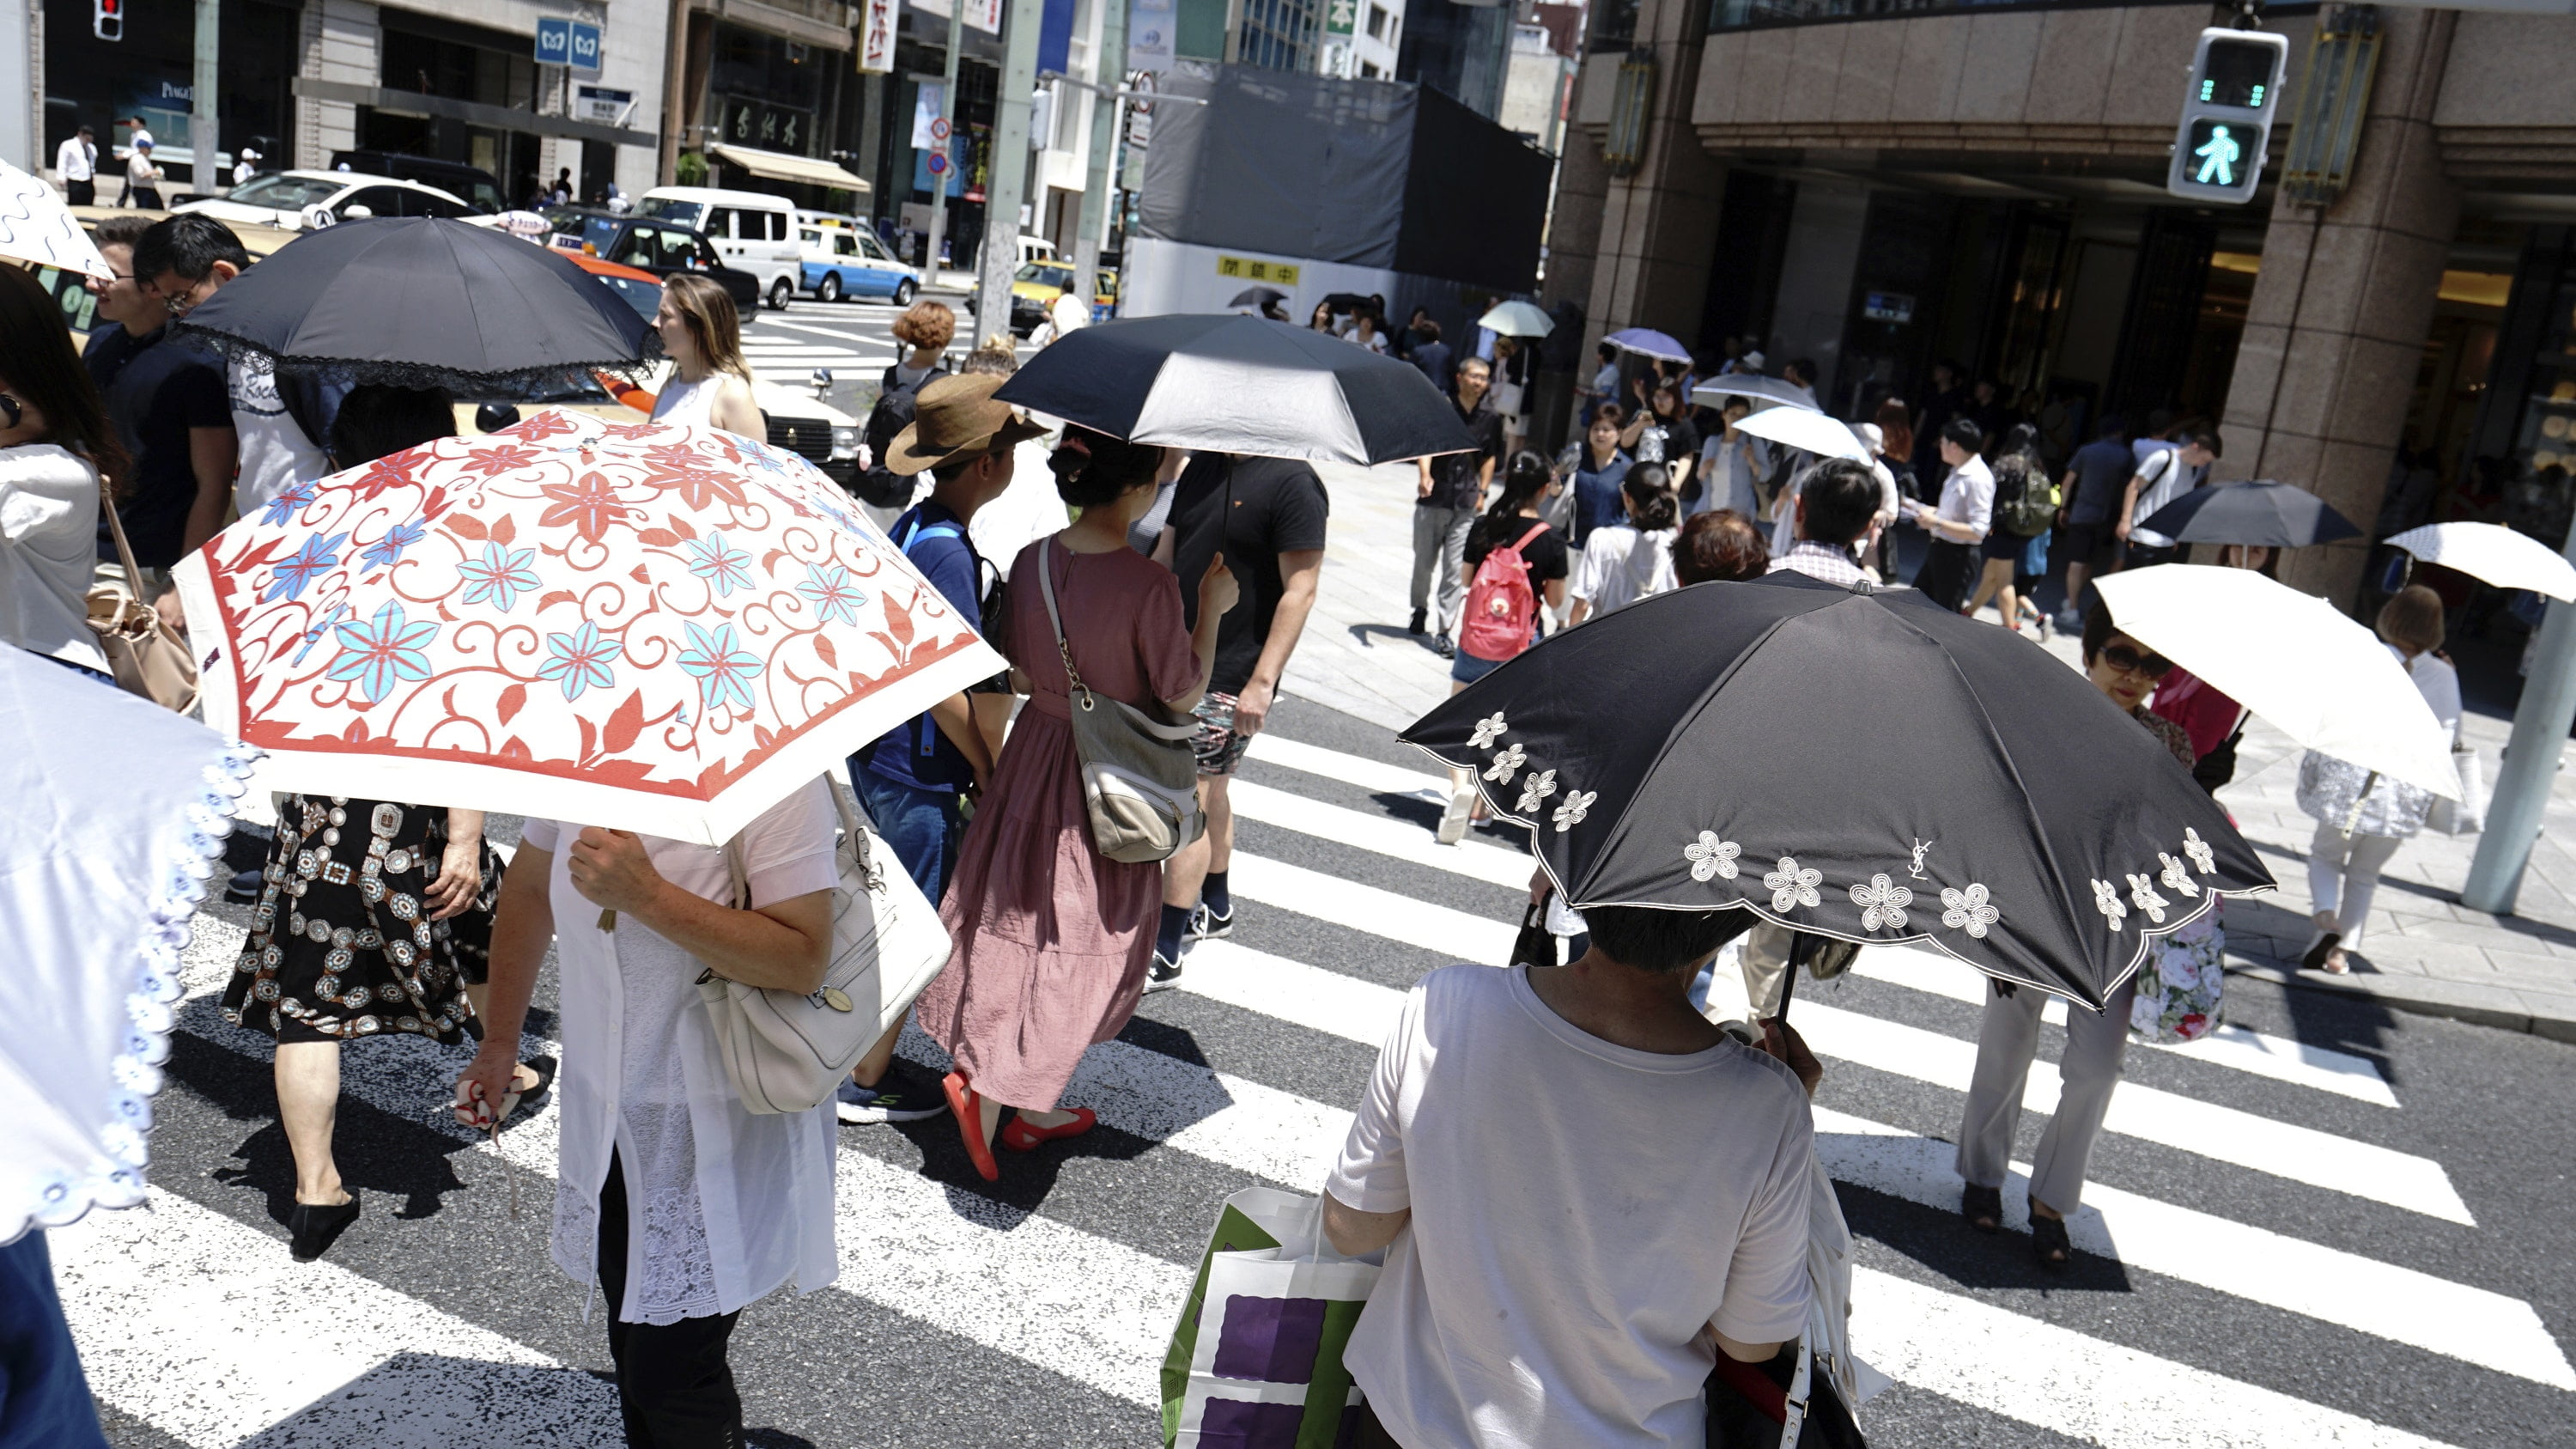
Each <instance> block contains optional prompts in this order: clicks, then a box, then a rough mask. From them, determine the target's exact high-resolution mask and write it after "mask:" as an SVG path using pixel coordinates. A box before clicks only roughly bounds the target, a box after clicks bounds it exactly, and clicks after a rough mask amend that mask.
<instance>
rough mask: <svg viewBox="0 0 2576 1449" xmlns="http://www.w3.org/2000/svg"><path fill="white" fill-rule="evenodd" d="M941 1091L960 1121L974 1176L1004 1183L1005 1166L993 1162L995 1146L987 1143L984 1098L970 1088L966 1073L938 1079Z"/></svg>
mask: <svg viewBox="0 0 2576 1449" xmlns="http://www.w3.org/2000/svg"><path fill="white" fill-rule="evenodd" d="M939 1086H940V1089H941V1090H942V1091H944V1092H946V1093H947V1094H948V1110H949V1112H950V1113H951V1114H952V1115H954V1116H955V1117H956V1118H957V1135H958V1136H959V1137H960V1138H963V1139H964V1140H965V1143H966V1160H967V1161H969V1162H972V1163H974V1164H975V1175H976V1176H978V1177H980V1178H982V1179H984V1180H985V1181H986V1182H1000V1181H1001V1180H1002V1164H1001V1163H999V1162H996V1161H994V1160H993V1144H991V1143H989V1142H986V1141H985V1140H984V1098H983V1096H982V1094H980V1093H978V1092H977V1091H976V1090H975V1089H974V1088H973V1087H972V1086H970V1085H968V1084H967V1081H966V1074H965V1073H964V1072H950V1073H949V1074H948V1075H947V1076H944V1077H942V1078H940V1079H939Z"/></svg>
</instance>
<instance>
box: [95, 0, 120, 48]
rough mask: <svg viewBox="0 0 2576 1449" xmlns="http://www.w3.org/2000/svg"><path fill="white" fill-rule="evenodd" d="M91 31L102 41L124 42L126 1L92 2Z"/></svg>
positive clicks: (102, 0)
mask: <svg viewBox="0 0 2576 1449" xmlns="http://www.w3.org/2000/svg"><path fill="white" fill-rule="evenodd" d="M89 30H90V34H92V35H95V36H97V37H98V38H99V39H101V40H123V39H124V38H125V0H90V20H89Z"/></svg>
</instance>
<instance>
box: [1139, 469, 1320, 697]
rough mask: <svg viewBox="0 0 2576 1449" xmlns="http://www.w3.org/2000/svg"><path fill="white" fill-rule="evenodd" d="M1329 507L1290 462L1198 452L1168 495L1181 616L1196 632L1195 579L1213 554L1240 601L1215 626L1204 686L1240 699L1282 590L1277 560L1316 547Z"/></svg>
mask: <svg viewBox="0 0 2576 1449" xmlns="http://www.w3.org/2000/svg"><path fill="white" fill-rule="evenodd" d="M1329 512H1330V505H1329V504H1328V503H1327V501H1326V499H1325V496H1324V480H1323V479H1321V478H1318V477H1316V476H1315V470H1314V469H1313V468H1310V467H1308V466H1307V465H1305V464H1304V463H1300V462H1298V461H1296V460H1295V459H1293V458H1235V457H1230V456H1228V455H1226V454H1223V453H1201V454H1199V455H1198V456H1197V457H1195V458H1192V459H1191V460H1190V466H1189V467H1188V468H1186V469H1184V470H1182V473H1181V481H1180V486H1179V487H1178V488H1176V489H1175V490H1173V493H1172V511H1171V524H1172V533H1173V537H1172V569H1173V571H1174V572H1175V573H1177V574H1179V575H1180V579H1181V616H1182V620H1183V622H1184V623H1185V624H1186V625H1188V626H1189V627H1191V628H1196V627H1198V614H1199V579H1200V577H1201V576H1202V575H1204V574H1205V573H1206V572H1207V566H1208V559H1209V558H1210V557H1211V556H1213V555H1214V554H1216V553H1217V552H1218V551H1219V550H1220V549H1222V550H1223V551H1224V553H1225V563H1226V567H1227V569H1228V570H1230V571H1231V572H1232V573H1233V574H1234V577H1235V581H1236V583H1237V584H1239V585H1240V586H1241V587H1242V590H1243V598H1242V600H1241V601H1240V602H1238V603H1237V604H1236V605H1235V606H1234V612H1232V613H1230V614H1228V615H1226V616H1225V621H1224V622H1223V623H1222V624H1220V625H1218V626H1217V635H1216V668H1215V670H1214V671H1213V672H1212V673H1211V675H1210V677H1209V679H1208V688H1210V689H1212V690H1215V691H1216V692H1217V693H1219V694H1240V693H1242V692H1243V686H1244V685H1245V684H1246V683H1247V682H1249V681H1250V680H1251V678H1252V671H1253V667H1254V666H1255V665H1258V664H1259V663H1260V662H1261V647H1262V645H1264V644H1265V643H1267V642H1269V639H1270V620H1271V616H1272V615H1274V614H1276V613H1278V612H1279V598H1280V595H1282V594H1283V593H1285V592H1286V590H1287V586H1286V584H1285V583H1284V582H1283V581H1282V580H1281V578H1280V574H1279V556H1280V555H1281V554H1283V553H1301V552H1305V551H1307V550H1310V549H1320V548H1322V547H1323V546H1324V520H1325V517H1326V515H1327V514H1328V513H1329Z"/></svg>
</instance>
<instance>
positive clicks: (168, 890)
mask: <svg viewBox="0 0 2576 1449" xmlns="http://www.w3.org/2000/svg"><path fill="white" fill-rule="evenodd" d="M252 753H253V752H251V751H246V750H243V749H241V748H239V747H236V746H227V745H226V744H225V743H224V741H223V738H222V737H221V736H219V735H217V734H216V733H215V732H214V731H213V730H210V729H207V728H206V727H205V726H203V725H200V724H194V723H191V722H190V721H188V720H186V719H183V718H181V717H180V716H178V715H175V714H172V713H170V712H169V711H167V710H164V709H160V708H157V707H155V706H153V705H152V704H150V703H148V702H146V701H144V700H141V699H137V698H136V697H134V696H133V695H130V694H127V693H125V692H123V691H122V690H117V689H112V688H109V687H107V686H105V685H102V684H100V683H98V682H97V681H95V680H92V679H87V678H84V677H82V676H81V675H78V674H75V673H73V672H72V671H71V670H68V669H63V668H60V667H58V666H56V665H55V664H53V663H52V662H50V661H48V660H44V659H39V658H37V657H36V656H35V655H33V654H30V653H28V652H27V651H25V650H23V649H6V648H0V861H6V862H8V869H7V870H6V872H0V920H6V921H7V922H8V923H9V926H8V935H9V969H8V970H6V971H0V1013H5V1014H0V1022H5V1023H7V1027H6V1029H5V1030H0V1097H5V1098H6V1099H7V1101H8V1103H9V1110H8V1111H7V1112H4V1113H0V1242H8V1241H11V1240H14V1239H15V1238H16V1237H17V1236H18V1234H19V1233H21V1232H23V1231H25V1230H26V1229H27V1228H28V1227H30V1226H33V1227H39V1228H58V1227H61V1226H63V1225H64V1224H65V1223H68V1222H71V1221H72V1220H74V1219H75V1218H78V1217H80V1216H81V1215H82V1214H83V1213H85V1212H88V1211H89V1210H90V1209H91V1208H93V1207H109V1208H116V1207H132V1206H134V1205H135V1204H137V1203H140V1202H141V1201H142V1200H143V1169H144V1149H145V1145H146V1143H147V1142H148V1141H149V1134H150V1131H151V1128H152V1094H153V1093H154V1092H156V1091H158V1090H159V1089H160V1086H161V1063H162V1062H163V1060H164V1059H165V1058H166V1057H167V1056H168V1054H169V1041H170V1012H171V1008H172V1006H173V1005H174V1004H175V1003H176V1002H177V1001H178V1000H179V953H180V951H181V949H182V948H184V947H185V946H186V945H187V944H188V919H189V917H190V916H192V915H193V914H195V912H196V909H197V900H198V897H199V896H201V895H202V894H204V892H205V888H206V882H207V880H208V879H209V878H210V877H211V875H212V872H213V870H214V867H215V865H216V863H217V861H218V860H219V859H220V857H221V856H222V854H223V837H224V835H225V833H226V832H227V831H228V830H229V829H230V828H231V823H232V811H233V802H234V801H235V800H236V799H238V798H240V796H241V793H242V789H243V782H244V778H245V777H246V776H247V775H248V774H249V771H250V763H251V756H252Z"/></svg>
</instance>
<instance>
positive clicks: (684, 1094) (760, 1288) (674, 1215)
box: [521, 780, 840, 1324]
mask: <svg viewBox="0 0 2576 1449" xmlns="http://www.w3.org/2000/svg"><path fill="white" fill-rule="evenodd" d="M835 820H836V816H835V814H834V811H833V808H832V800H831V795H830V793H829V791H828V790H827V789H826V788H825V786H824V784H823V782H821V781H820V780H817V781H815V782H814V783H812V784H811V785H808V786H807V787H806V788H804V789H803V790H801V791H799V792H797V793H796V794H794V795H791V796H789V797H788V798H787V799H786V800H784V801H782V802H780V803H779V804H778V805H775V806H773V807H771V808H770V810H769V811H768V812H767V813H766V814H763V815H762V816H760V817H759V818H758V819H756V820H754V821H752V823H751V824H749V825H748V826H745V827H744V828H743V833H742V836H741V840H742V848H743V859H744V867H745V874H746V875H747V876H748V877H749V880H750V883H751V898H752V903H753V904H754V905H755V906H762V905H770V904H774V903H776V902H778V901H782V900H788V899H792V898H793V897H796V896H800V895H805V894H807V893H809V892H812V891H817V890H829V889H831V888H832V887H833V886H835V885H836V884H838V872H837V867H836V865H835V861H834V857H833V854H832V847H833V826H834V823H835ZM580 833H581V827H580V826H577V825H566V824H558V823H556V822H554V821H543V820H531V821H529V822H527V825H526V828H525V830H524V832H523V834H522V837H521V838H522V841H523V844H524V845H525V846H528V847H533V848H535V849H539V850H546V851H551V852H553V854H554V868H553V871H552V873H551V877H550V881H549V887H550V893H551V896H552V899H553V902H554V916H555V947H556V952H557V957H558V959H559V960H560V962H561V965H562V972H563V1002H562V1005H563V1016H562V1033H563V1071H562V1075H561V1077H560V1079H559V1080H558V1082H557V1084H556V1090H557V1092H558V1093H559V1094H560V1098H561V1100H560V1105H559V1107H558V1110H559V1111H560V1112H561V1113H562V1123H563V1125H562V1147H561V1153H562V1157H561V1165H560V1168H559V1171H558V1173H557V1183H556V1188H555V1218H554V1244H553V1248H554V1260H555V1265H556V1266H557V1267H559V1268H561V1269H562V1270H563V1271H564V1272H565V1273H566V1274H567V1275H569V1276H570V1277H571V1278H572V1279H573V1280H574V1281H575V1282H578V1283H583V1284H589V1283H593V1282H596V1281H597V1280H598V1248H599V1186H600V1184H601V1183H602V1182H603V1181H605V1180H606V1178H607V1175H608V1160H609V1153H610V1150H611V1149H612V1147H613V1148H614V1149H615V1151H616V1154H617V1158H618V1162H619V1165H620V1167H621V1168H622V1169H623V1170H624V1172H625V1176H626V1201H627V1203H628V1210H629V1212H630V1213H631V1214H632V1215H633V1219H632V1222H631V1225H630V1227H631V1230H630V1231H629V1233H628V1235H627V1264H626V1301H625V1302H624V1303H620V1304H615V1305H612V1309H613V1311H614V1312H615V1313H616V1314H617V1316H618V1317H619V1318H620V1319H622V1320H624V1321H626V1322H629V1323H655V1324H670V1323H677V1322H679V1321H680V1320H681V1319H683V1318H706V1317H711V1316H714V1315H717V1314H723V1313H731V1312H734V1311H735V1310H737V1309H739V1308H741V1307H743V1306H744V1305H746V1304H749V1303H753V1302H756V1301H758V1300H759V1299H761V1298H763V1297H766V1296H768V1295H769V1294H770V1293H772V1292H775V1291H776V1290H777V1289H778V1288H779V1287H781V1286H782V1285H784V1284H786V1283H787V1282H789V1281H790V1280H791V1279H792V1280H793V1281H794V1282H795V1284H796V1287H797V1289H798V1291H800V1292H809V1293H810V1292H812V1291H813V1290H814V1289H817V1288H820V1287H823V1286H824V1285H825V1284H828V1283H830V1282H831V1281H832V1280H833V1279H834V1278H835V1277H836V1276H838V1274H839V1271H840V1266H839V1259H838V1257H837V1256H836V1254H835V1252H834V1249H833V1232H832V1223H833V1218H832V1148H833V1143H832V1121H833V1118H832V1104H831V1103H830V1102H828V1101H827V1102H825V1103H823V1105H821V1106H820V1107H817V1108H816V1109H815V1110H813V1111H811V1112H799V1113H791V1114H783V1115H777V1116H755V1115H753V1114H752V1113H750V1112H747V1111H745V1110H743V1106H742V1103H741V1101H740V1100H739V1099H738V1098H737V1097H736V1096H735V1093H734V1089H733V1083H732V1080H731V1079H730V1078H728V1077H727V1076H726V1075H725V1069H724V1062H723V1060H722V1059H721V1058H719V1057H718V1055H717V1054H716V1046H715V1037H714V1033H713V1032H712V1031H710V1030H709V1028H708V1025H707V1015H706V1008H705V1006H704V1005H702V1004H701V1003H700V1001H699V999H698V992H697V985H696V982H697V979H698V975H699V973H700V972H701V971H703V970H705V967H704V966H703V965H702V964H701V963H700V962H699V961H698V960H697V958H695V957H693V956H691V955H690V954H689V953H688V952H686V951H684V950H682V949H681V948H680V947H678V946H676V945H673V944H672V943H671V942H669V941H667V940H665V939H663V938H662V937H661V936H658V935H656V934H654V933H653V932H652V931H650V930H648V929H646V928H645V927H644V926H642V925H640V924H638V923H637V922H636V921H634V920H633V919H631V918H626V917H620V918H619V920H618V922H617V926H616V929H615V930H614V931H613V932H612V931H602V930H600V929H599V915H600V913H599V908H598V907H596V906H593V905H592V904H591V903H590V902H589V901H587V900H585V899H583V898H582V896H581V893H580V892H579V891H577V890H575V889H574V888H573V884H572V880H571V877H570V876H569V875H568V874H567V870H566V867H567V863H568V862H569V860H570V858H571V852H570V849H569V847H570V844H571V842H572V841H574V840H575V839H578V838H579V836H580ZM644 845H645V849H646V851H647V852H648V853H649V854H650V855H651V856H652V858H653V865H654V868H655V869H656V870H658V871H660V872H661V874H662V876H663V878H664V879H666V880H668V881H670V882H671V883H672V884H674V885H677V886H679V887H681V888H682V889H684V890H688V891H691V892H694V893H695V894H697V895H700V896H703V897H705V898H707V899H708V900H717V901H722V900H727V899H728V898H729V896H730V893H731V885H730V882H729V879H728V876H727V872H726V870H725V863H724V853H723V851H721V850H720V849H718V848H716V847H714V846H707V845H691V844H688V843H686V842H683V841H677V840H665V839H661V838H659V837H655V836H646V837H645V838H644Z"/></svg>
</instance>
